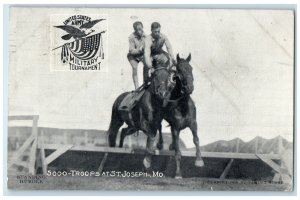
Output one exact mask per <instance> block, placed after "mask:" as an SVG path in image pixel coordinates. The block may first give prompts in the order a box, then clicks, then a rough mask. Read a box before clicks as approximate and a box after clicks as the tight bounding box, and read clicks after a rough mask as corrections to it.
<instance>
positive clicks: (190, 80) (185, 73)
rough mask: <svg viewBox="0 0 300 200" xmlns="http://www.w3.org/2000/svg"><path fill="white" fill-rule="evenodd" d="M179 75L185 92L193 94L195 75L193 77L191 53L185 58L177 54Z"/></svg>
mask: <svg viewBox="0 0 300 200" xmlns="http://www.w3.org/2000/svg"><path fill="white" fill-rule="evenodd" d="M176 59H177V65H176V70H177V77H178V79H179V81H180V83H181V86H182V89H183V92H184V93H187V94H192V92H193V91H194V77H193V68H192V66H191V65H190V64H189V62H190V61H191V54H189V56H188V57H187V58H186V59H184V58H180V57H179V54H177V57H176Z"/></svg>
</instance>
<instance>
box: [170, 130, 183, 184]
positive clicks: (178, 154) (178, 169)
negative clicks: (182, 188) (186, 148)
mask: <svg viewBox="0 0 300 200" xmlns="http://www.w3.org/2000/svg"><path fill="white" fill-rule="evenodd" d="M171 131H172V136H173V135H174V136H175V137H174V141H173V143H174V147H175V161H176V175H175V178H176V179H179V178H182V176H181V167H180V162H181V151H180V148H179V133H180V131H179V130H177V129H175V128H172V127H171Z"/></svg>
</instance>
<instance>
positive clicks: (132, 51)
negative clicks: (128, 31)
mask: <svg viewBox="0 0 300 200" xmlns="http://www.w3.org/2000/svg"><path fill="white" fill-rule="evenodd" d="M129 53H130V54H131V55H133V56H135V55H139V54H141V53H142V50H141V49H136V48H135V44H134V39H133V38H131V37H129Z"/></svg>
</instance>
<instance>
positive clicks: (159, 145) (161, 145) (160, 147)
mask: <svg viewBox="0 0 300 200" xmlns="http://www.w3.org/2000/svg"><path fill="white" fill-rule="evenodd" d="M158 134H159V140H158V143H157V144H156V147H157V148H158V149H159V150H161V149H162V148H163V144H164V141H163V137H162V132H161V123H160V124H159V125H158Z"/></svg>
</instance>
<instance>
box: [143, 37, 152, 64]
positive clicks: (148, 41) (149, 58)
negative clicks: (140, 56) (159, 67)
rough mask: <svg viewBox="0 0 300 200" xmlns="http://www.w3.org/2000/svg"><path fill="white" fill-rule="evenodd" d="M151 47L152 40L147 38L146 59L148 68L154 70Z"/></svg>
mask: <svg viewBox="0 0 300 200" xmlns="http://www.w3.org/2000/svg"><path fill="white" fill-rule="evenodd" d="M151 45H152V40H151V38H146V40H145V49H144V59H145V63H146V66H147V67H148V68H152V61H151Z"/></svg>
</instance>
